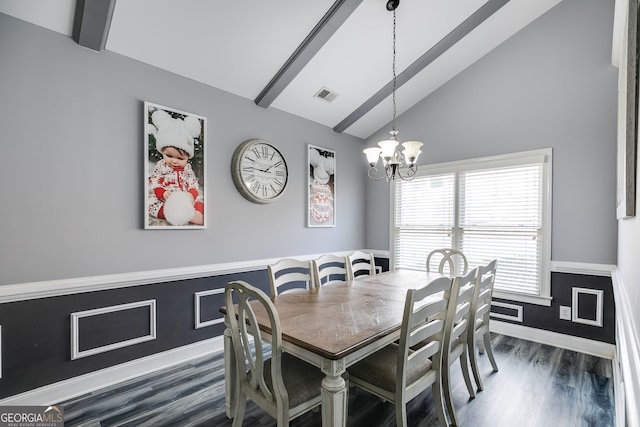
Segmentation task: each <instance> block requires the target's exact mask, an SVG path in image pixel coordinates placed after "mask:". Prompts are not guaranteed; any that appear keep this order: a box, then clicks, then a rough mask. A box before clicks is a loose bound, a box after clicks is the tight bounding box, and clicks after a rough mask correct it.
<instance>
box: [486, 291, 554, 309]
mask: <svg viewBox="0 0 640 427" xmlns="http://www.w3.org/2000/svg"><path fill="white" fill-rule="evenodd" d="M493 297H494V298H502V299H506V300H509V301H517V302H524V303H527V304H536V305H546V306H547V307H550V306H551V300H552V299H553V298H551V296H548V297H541V296H539V295H527V294H517V293H515V292H505V291H500V290H497V289H494V291H493Z"/></svg>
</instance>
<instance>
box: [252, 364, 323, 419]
mask: <svg viewBox="0 0 640 427" xmlns="http://www.w3.org/2000/svg"><path fill="white" fill-rule="evenodd" d="M323 378H324V374H323V373H322V371H321V370H320V368H319V367H317V366H313V365H310V364H309V363H307V362H305V361H304V360H301V359H299V358H297V357H295V356H292V355H290V354H287V353H282V380H283V382H284V386H285V388H286V389H287V393H288V394H289V407H290V408H293V407H295V406H298V405H299V404H301V403H304V402H307V401H309V400H311V399H313V398H315V397H318V396H320V388H321V386H322V379H323ZM264 381H265V383H266V384H267V387H269V389H270V390H273V382H272V379H271V359H269V360H267V361H266V362H265V363H264Z"/></svg>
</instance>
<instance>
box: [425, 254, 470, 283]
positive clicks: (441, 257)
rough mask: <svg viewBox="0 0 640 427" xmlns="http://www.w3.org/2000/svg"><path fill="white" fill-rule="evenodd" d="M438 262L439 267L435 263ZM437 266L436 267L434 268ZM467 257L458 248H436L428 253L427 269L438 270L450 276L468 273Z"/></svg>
mask: <svg viewBox="0 0 640 427" xmlns="http://www.w3.org/2000/svg"><path fill="white" fill-rule="evenodd" d="M435 263H437V267H435V266H434V265H433V264H435ZM434 267H435V268H434ZM468 270H469V263H468V262H467V257H466V256H465V255H464V254H463V253H462V252H460V251H459V250H457V249H449V248H442V249H434V250H433V251H431V252H429V255H427V271H428V272H429V271H437V272H438V273H440V274H447V275H449V276H450V277H455V276H458V275H464V274H467V271H468Z"/></svg>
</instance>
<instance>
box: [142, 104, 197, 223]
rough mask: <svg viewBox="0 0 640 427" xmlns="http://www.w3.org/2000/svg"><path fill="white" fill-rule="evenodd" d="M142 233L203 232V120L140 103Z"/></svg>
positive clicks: (159, 106) (188, 114)
mask: <svg viewBox="0 0 640 427" xmlns="http://www.w3.org/2000/svg"><path fill="white" fill-rule="evenodd" d="M143 116H144V123H143V129H144V144H143V145H144V195H145V202H144V228H145V229H170V230H176V229H189V230H192V229H205V228H207V203H206V187H205V186H206V182H207V170H206V164H207V162H206V146H207V134H206V133H207V119H206V117H202V116H199V115H197V114H193V113H188V112H186V111H182V110H178V109H175V108H171V107H166V106H163V105H159V104H154V103H151V102H147V101H145V102H144V114H143Z"/></svg>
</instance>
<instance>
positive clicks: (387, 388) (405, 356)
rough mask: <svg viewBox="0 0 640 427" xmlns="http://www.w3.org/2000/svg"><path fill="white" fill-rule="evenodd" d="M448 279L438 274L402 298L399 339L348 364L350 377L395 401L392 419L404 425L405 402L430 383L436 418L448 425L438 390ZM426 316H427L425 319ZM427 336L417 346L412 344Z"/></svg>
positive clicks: (449, 299)
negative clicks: (394, 415)
mask: <svg viewBox="0 0 640 427" xmlns="http://www.w3.org/2000/svg"><path fill="white" fill-rule="evenodd" d="M451 285H452V279H450V278H447V277H440V278H438V279H435V280H433V281H432V282H430V283H429V284H428V285H426V286H425V287H423V288H419V289H409V290H408V291H407V294H406V298H405V306H404V314H403V318H402V326H401V329H400V341H399V343H392V344H390V345H388V346H386V347H384V348H382V349H381V350H378V351H377V352H375V353H373V354H372V355H370V356H367V357H365V358H364V359H363V360H361V361H360V362H357V363H356V364H354V365H353V366H352V367H350V368H348V370H347V371H348V373H349V382H350V383H351V384H353V385H355V386H357V387H360V388H362V389H364V390H367V391H368V392H370V393H372V394H374V395H376V396H378V397H380V398H382V399H384V400H387V401H389V402H392V403H394V404H395V407H396V425H398V426H403V427H404V426H406V425H407V410H406V406H407V403H408V402H409V401H410V400H412V399H413V398H415V397H416V396H417V395H418V394H420V393H422V392H423V391H424V390H426V389H427V388H428V387H432V390H433V403H434V405H435V409H436V413H437V415H438V421H439V422H440V425H441V426H447V425H448V422H447V415H446V414H445V407H444V404H443V402H444V399H443V396H442V390H443V387H442V383H441V381H442V376H441V372H440V371H441V368H442V359H441V356H442V349H443V337H444V327H445V321H444V319H445V318H446V313H447V309H448V307H449V305H450V304H454V305H455V295H456V294H455V293H452V292H451ZM425 319H430V320H428V321H425ZM424 341H429V344H427V345H424V346H422V347H420V348H418V349H417V350H415V351H414V350H412V349H411V347H412V346H414V345H415V344H417V343H418V342H424Z"/></svg>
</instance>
